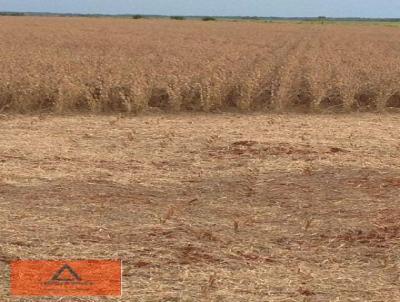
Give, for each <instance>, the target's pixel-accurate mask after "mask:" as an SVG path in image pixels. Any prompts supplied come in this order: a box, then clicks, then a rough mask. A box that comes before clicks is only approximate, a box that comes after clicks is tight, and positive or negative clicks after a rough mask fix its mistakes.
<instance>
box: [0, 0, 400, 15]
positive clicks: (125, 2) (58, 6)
mask: <svg viewBox="0 0 400 302" xmlns="http://www.w3.org/2000/svg"><path fill="white" fill-rule="evenodd" d="M0 11H36V12H38V11H46V12H72V13H106V14H124V13H137V14H162V15H221V16H222V15H231V16H232V15H241V16H282V17H294V16H299V17H303V16H320V15H324V16H330V17H400V0H0Z"/></svg>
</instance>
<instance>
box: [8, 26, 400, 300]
mask: <svg viewBox="0 0 400 302" xmlns="http://www.w3.org/2000/svg"><path fill="white" fill-rule="evenodd" d="M2 22H4V21H2ZM13 22H15V21H13ZM92 22H96V21H92ZM102 22H106V21H102ZM121 22H122V21H121ZM145 24H147V23H145ZM150 24H151V23H150ZM204 26H207V25H204ZM221 26H225V25H221ZM257 26H258V25H257ZM260 26H261V25H260ZM262 26H264V25H262ZM181 30H182V31H184V30H186V29H183V28H182V29H181ZM357 30H358V29H357ZM3 47H4V45H3ZM399 127H400V117H399V116H397V115H372V114H362V115H360V114H352V115H272V114H269V115H261V114H257V115H237V114H219V115H210V114H208V115H207V114H196V115H193V114H182V113H181V114H179V115H142V116H139V117H120V118H117V117H115V116H92V117H91V116H64V117H55V116H49V115H43V116H40V117H30V116H2V117H1V119H0V167H1V168H0V221H1V223H2V228H1V230H0V297H1V299H0V300H1V301H5V302H7V301H16V299H11V298H10V297H9V294H8V282H9V277H8V276H9V272H8V266H7V263H8V262H9V261H10V260H11V259H17V258H23V259H60V258H64V259H65V258H67V259H71V258H72V259H92V258H94V259H99V258H100V259H101V258H105V259H108V258H121V259H122V260H123V263H124V272H123V278H124V280H123V289H124V294H123V297H122V298H121V299H119V300H118V299H117V300H118V301H257V302H258V301H271V302H275V301H276V302H277V301H315V302H324V301H362V302H365V301H375V302H377V301H381V302H388V301H398V299H399V297H400V256H399V255H400V210H399V193H400V160H399V158H400V144H399V142H400V133H399V131H398V129H399ZM18 301H107V299H102V298H96V299H89V298H88V299H83V298H81V299H69V300H68V299H61V300H60V299H50V298H48V299H47V298H40V299H37V300H36V299H35V300H34V299H25V300H22V299H21V300H18ZM110 301H115V299H110Z"/></svg>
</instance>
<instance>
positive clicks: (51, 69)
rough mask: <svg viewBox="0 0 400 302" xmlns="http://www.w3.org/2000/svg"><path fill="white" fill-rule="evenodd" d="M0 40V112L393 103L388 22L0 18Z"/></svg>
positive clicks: (399, 59) (395, 37)
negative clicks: (320, 22)
mask: <svg viewBox="0 0 400 302" xmlns="http://www.w3.org/2000/svg"><path fill="white" fill-rule="evenodd" d="M0 37H1V39H0V53H1V56H0V113H1V112H8V111H10V112H20V113H21V112H22V113H25V112H32V111H33V112H38V111H44V112H46V111H52V112H59V113H60V112H68V111H74V110H75V111H91V112H110V111H114V112H115V111H119V112H133V113H135V112H139V111H143V110H148V109H156V110H168V111H184V110H194V111H206V112H208V111H221V110H228V109H236V110H244V111H248V110H263V111H288V110H297V111H298V110H300V111H321V110H322V111H323V110H335V111H352V110H363V111H365V110H372V111H375V110H380V111H384V110H385V109H387V108H393V107H395V108H396V107H397V108H399V107H400V87H399V80H398V79H399V78H400V56H399V51H400V31H399V30H398V28H396V27H387V26H372V25H370V26H369V25H351V26H350V25H339V24H337V25H329V24H326V25H315V24H283V23H278V24H275V23H252V22H248V23H240V22H201V21H197V22H196V21H185V22H181V21H168V20H130V19H84V18H37V17H36V18H33V17H32V18H29V17H24V18H19V17H2V18H0Z"/></svg>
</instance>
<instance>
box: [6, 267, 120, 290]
mask: <svg viewBox="0 0 400 302" xmlns="http://www.w3.org/2000/svg"><path fill="white" fill-rule="evenodd" d="M121 272H122V264H121V261H119V260H81V261H43V260H18V261H13V262H11V294H12V295H14V296H43V297H44V296H58V297H64V296H70V297H71V296H72V297H79V296H81V297H82V296H120V295H121Z"/></svg>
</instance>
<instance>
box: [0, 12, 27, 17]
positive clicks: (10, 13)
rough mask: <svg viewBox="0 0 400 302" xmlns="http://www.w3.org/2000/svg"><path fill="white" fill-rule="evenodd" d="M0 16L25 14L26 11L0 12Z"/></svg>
mask: <svg viewBox="0 0 400 302" xmlns="http://www.w3.org/2000/svg"><path fill="white" fill-rule="evenodd" d="M0 16H25V13H17V12H0Z"/></svg>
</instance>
